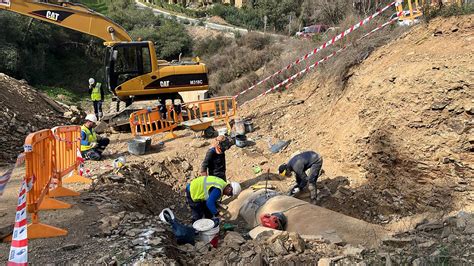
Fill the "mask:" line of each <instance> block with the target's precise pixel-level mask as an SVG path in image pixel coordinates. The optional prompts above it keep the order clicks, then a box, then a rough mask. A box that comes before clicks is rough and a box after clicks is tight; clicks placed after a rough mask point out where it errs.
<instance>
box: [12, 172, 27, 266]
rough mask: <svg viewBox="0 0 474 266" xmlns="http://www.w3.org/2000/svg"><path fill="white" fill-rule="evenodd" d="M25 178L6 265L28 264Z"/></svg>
mask: <svg viewBox="0 0 474 266" xmlns="http://www.w3.org/2000/svg"><path fill="white" fill-rule="evenodd" d="M26 192H27V185H26V180H23V181H22V182H21V188H20V194H19V195H18V205H17V207H16V215H15V228H14V229H13V235H12V243H11V246H10V254H9V257H8V266H14V265H28V234H27V226H28V225H27V219H26V218H27V215H26V214H27V213H26Z"/></svg>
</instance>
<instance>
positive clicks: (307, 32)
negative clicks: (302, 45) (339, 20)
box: [296, 24, 329, 38]
mask: <svg viewBox="0 0 474 266" xmlns="http://www.w3.org/2000/svg"><path fill="white" fill-rule="evenodd" d="M328 29H329V26H327V25H322V24H316V25H310V26H307V27H304V28H303V29H302V30H301V31H298V32H297V33H296V37H300V38H309V37H311V36H313V35H315V34H321V33H324V32H326V31H327V30H328Z"/></svg>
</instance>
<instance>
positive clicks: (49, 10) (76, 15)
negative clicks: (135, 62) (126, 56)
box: [0, 0, 132, 42]
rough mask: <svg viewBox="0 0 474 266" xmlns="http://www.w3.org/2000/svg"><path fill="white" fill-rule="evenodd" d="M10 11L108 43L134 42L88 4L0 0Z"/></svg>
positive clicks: (2, 7) (121, 29) (123, 30)
mask: <svg viewBox="0 0 474 266" xmlns="http://www.w3.org/2000/svg"><path fill="white" fill-rule="evenodd" d="M2 9H4V10H8V11H12V12H15V13H19V14H22V15H25V16H28V17H32V18H35V19H39V20H43V21H46V22H49V23H52V24H56V25H59V26H61V27H65V28H69V29H72V30H75V31H79V32H82V33H85V34H89V35H92V36H95V37H98V38H100V39H102V40H104V41H105V42H120V41H132V38H131V37H130V35H128V33H127V31H125V29H124V28H122V27H121V26H119V25H117V24H116V23H115V22H113V21H112V20H110V19H109V18H107V17H105V16H103V15H102V14H100V13H97V12H95V11H93V10H91V9H89V8H87V7H86V6H83V5H81V4H76V3H70V2H61V1H40V0H0V10H2Z"/></svg>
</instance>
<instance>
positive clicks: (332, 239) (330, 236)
mask: <svg viewBox="0 0 474 266" xmlns="http://www.w3.org/2000/svg"><path fill="white" fill-rule="evenodd" d="M323 237H324V239H326V240H328V241H329V243H331V244H336V245H340V246H342V245H344V244H345V242H344V240H342V238H340V237H339V235H337V234H336V233H335V232H333V233H325V234H324V235H323Z"/></svg>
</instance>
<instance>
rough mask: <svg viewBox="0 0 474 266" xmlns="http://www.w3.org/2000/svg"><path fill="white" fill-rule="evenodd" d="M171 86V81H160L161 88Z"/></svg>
mask: <svg viewBox="0 0 474 266" xmlns="http://www.w3.org/2000/svg"><path fill="white" fill-rule="evenodd" d="M169 86H170V81H169V80H164V81H160V87H162V88H163V87H169Z"/></svg>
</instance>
